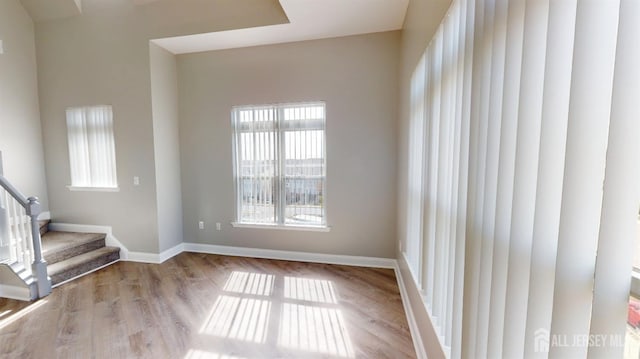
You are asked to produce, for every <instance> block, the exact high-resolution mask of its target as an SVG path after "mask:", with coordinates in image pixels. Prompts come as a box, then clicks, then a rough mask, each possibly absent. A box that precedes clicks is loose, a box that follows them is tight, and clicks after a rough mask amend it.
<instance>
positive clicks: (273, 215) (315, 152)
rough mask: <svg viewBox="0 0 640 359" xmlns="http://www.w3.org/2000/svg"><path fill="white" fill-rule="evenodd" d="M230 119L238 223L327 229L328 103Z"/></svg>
mask: <svg viewBox="0 0 640 359" xmlns="http://www.w3.org/2000/svg"><path fill="white" fill-rule="evenodd" d="M232 120H233V128H234V131H235V132H234V136H235V142H234V146H235V147H234V153H235V158H236V161H235V166H236V168H235V173H236V195H237V200H238V204H237V208H238V213H237V215H238V218H237V220H238V221H239V222H242V223H264V224H290V225H302V226H304V225H312V226H320V225H325V224H326V219H325V217H326V216H325V208H324V198H325V185H326V183H325V182H326V181H325V155H324V153H325V134H324V122H325V107H324V104H323V103H313V104H293V105H272V106H243V107H236V108H234V109H233V111H232Z"/></svg>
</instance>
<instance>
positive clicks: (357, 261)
mask: <svg viewBox="0 0 640 359" xmlns="http://www.w3.org/2000/svg"><path fill="white" fill-rule="evenodd" d="M184 251H185V252H196V253H209V254H221V255H227V256H238V257H252V258H265V259H279V260H287V261H298V262H311V263H325V264H341V265H349V266H358V267H373V268H390V269H393V268H395V266H396V260H395V259H391V258H378V257H359V256H347V255H340V254H323V253H308V252H295V251H280V250H273V249H258V248H245V247H231V246H219V245H215V244H200V243H184Z"/></svg>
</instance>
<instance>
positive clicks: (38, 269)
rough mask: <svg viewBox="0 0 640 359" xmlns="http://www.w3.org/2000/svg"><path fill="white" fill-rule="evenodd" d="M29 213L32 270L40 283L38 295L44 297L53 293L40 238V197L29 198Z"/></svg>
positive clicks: (38, 283)
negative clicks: (31, 240)
mask: <svg viewBox="0 0 640 359" xmlns="http://www.w3.org/2000/svg"><path fill="white" fill-rule="evenodd" d="M27 200H28V201H29V204H28V206H27V215H28V216H29V217H31V237H32V239H33V264H32V266H31V270H32V272H33V274H34V275H35V277H36V280H37V285H38V297H39V298H42V297H44V296H47V295H49V293H51V280H50V279H49V276H48V274H47V262H46V261H45V260H44V258H42V238H40V226H39V225H38V216H39V215H40V212H42V206H41V205H40V202H39V201H38V197H29V198H28V199H27Z"/></svg>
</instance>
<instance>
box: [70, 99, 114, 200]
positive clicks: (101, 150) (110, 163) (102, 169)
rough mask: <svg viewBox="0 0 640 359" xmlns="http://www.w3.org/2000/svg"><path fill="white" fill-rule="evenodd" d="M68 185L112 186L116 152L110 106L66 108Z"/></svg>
mask: <svg viewBox="0 0 640 359" xmlns="http://www.w3.org/2000/svg"><path fill="white" fill-rule="evenodd" d="M67 136H68V141H69V162H70V165H71V186H73V187H100V188H116V187H118V180H117V175H116V151H115V143H114V139H113V112H112V109H111V106H89V107H73V108H68V109H67Z"/></svg>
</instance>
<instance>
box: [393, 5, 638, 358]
mask: <svg viewBox="0 0 640 359" xmlns="http://www.w3.org/2000/svg"><path fill="white" fill-rule="evenodd" d="M639 41H640V2H639V1H637V0H606V1H605V0H584V1H577V0H476V1H474V0H454V1H453V3H452V5H451V8H450V9H449V13H448V14H447V16H446V17H445V19H444V20H443V22H442V24H441V25H440V27H439V29H438V31H437V32H436V34H435V36H434V38H433V39H432V41H431V43H430V44H429V46H428V47H427V49H426V50H425V52H424V54H423V56H422V58H421V59H420V60H419V62H418V64H417V65H416V68H415V70H414V72H413V75H412V79H411V96H410V106H411V108H410V118H409V121H410V122H409V128H408V129H409V141H408V145H409V148H408V149H409V151H408V163H409V166H408V183H407V188H408V191H407V198H406V210H407V222H406V226H407V231H406V238H405V240H404V241H405V245H404V246H403V248H404V250H403V251H404V252H403V254H404V257H405V259H406V262H407V264H408V265H409V268H410V270H411V273H412V274H413V277H414V278H413V279H414V281H415V282H416V284H417V286H418V288H419V289H420V290H421V292H422V294H423V301H424V305H425V307H426V310H427V312H428V313H429V315H430V316H431V319H432V323H433V325H434V327H435V328H434V329H435V331H436V333H438V336H439V339H440V342H441V344H442V346H443V348H444V350H445V353H446V354H448V355H449V356H451V357H453V358H459V357H464V358H483V357H490V358H497V357H508V358H521V357H527V358H534V357H545V358H546V357H550V358H565V357H587V356H588V357H590V358H610V357H622V353H623V350H624V348H623V347H622V346H621V345H620V344H621V343H620V341H619V340H618V339H615V338H624V333H625V329H626V315H627V301H628V296H629V286H630V273H631V261H632V253H633V251H632V249H633V239H634V238H635V230H636V228H635V225H636V218H637V212H638V205H639V204H640V191H639V189H640V188H639V187H640V186H639V185H638V184H639V183H640V147H639V143H640V101H638V100H639V99H640V70H639V66H638V64H639V63H640V47H639V46H637V44H638V43H639ZM594 335H604V337H603V338H605V342H604V343H600V345H594V343H593V342H591V343H590V341H589V340H588V339H589V338H592V337H593V336H594ZM590 336H591V337H590ZM558 337H560V338H562V339H560V340H565V341H564V342H562V343H568V345H554V339H553V338H558ZM576 338H577V339H579V338H587V340H576ZM556 343H557V341H556Z"/></svg>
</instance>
